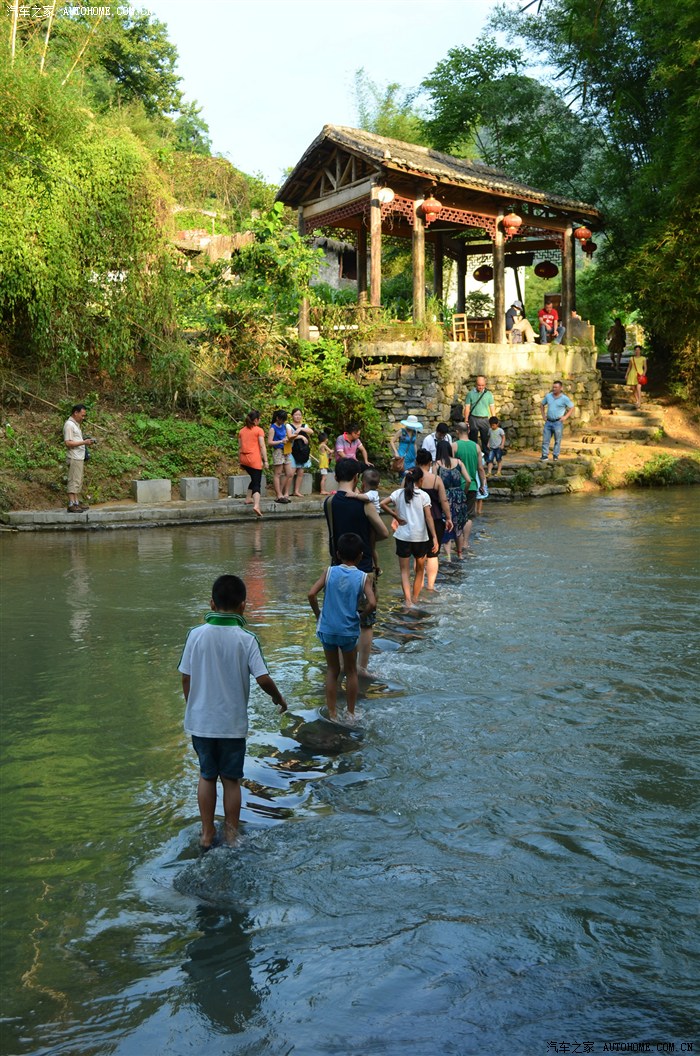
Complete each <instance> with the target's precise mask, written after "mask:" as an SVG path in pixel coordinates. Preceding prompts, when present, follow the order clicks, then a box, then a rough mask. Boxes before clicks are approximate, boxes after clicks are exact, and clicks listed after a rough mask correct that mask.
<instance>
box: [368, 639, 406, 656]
mask: <svg viewBox="0 0 700 1056" xmlns="http://www.w3.org/2000/svg"><path fill="white" fill-rule="evenodd" d="M372 645H373V646H374V648H375V649H377V650H378V651H379V652H380V653H395V652H396V651H397V650H398V649H400V648H401V645H400V644H399V642H395V641H394V640H393V639H392V638H375V639H374V641H373V642H372Z"/></svg>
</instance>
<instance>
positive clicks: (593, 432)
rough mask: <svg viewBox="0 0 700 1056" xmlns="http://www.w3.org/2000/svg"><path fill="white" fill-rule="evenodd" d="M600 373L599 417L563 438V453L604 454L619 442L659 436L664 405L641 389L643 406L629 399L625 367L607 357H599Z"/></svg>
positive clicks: (650, 439)
mask: <svg viewBox="0 0 700 1056" xmlns="http://www.w3.org/2000/svg"><path fill="white" fill-rule="evenodd" d="M598 369H599V370H600V372H601V375H602V408H601V412H600V414H599V415H598V417H597V418H596V419H595V420H594V421H592V422H587V423H586V424H585V425H582V426H580V427H578V428H577V429H576V432H575V433H574V434H573V435H569V436H568V437H566V439H565V440H564V441H563V442H562V454H564V453H565V452H566V453H567V454H581V455H585V454H586V453H589V454H593V455H596V456H597V457H601V456H603V457H605V456H606V455H609V454H613V453H614V451H615V449H616V448H618V447H619V446H620V445H621V444H624V443H626V442H629V441H632V442H634V443H637V444H648V443H651V442H653V441H654V440H658V439H660V437H661V434H662V431H663V427H664V419H663V408H662V407H661V406H660V405H659V404H657V403H654V402H653V400H650V399H649V398H648V397H647V396H646V395H645V394H644V393H642V408H641V410H639V411H638V410H637V408H636V407H635V405H634V403H633V402H631V401H630V397H629V391H630V390H629V388H628V387H627V386H625V384H624V371H620V372H618V371H616V370H614V369H613V367H612V365H611V364H610V361H609V359H608V358H607V357H604V358H600V359H599V360H598Z"/></svg>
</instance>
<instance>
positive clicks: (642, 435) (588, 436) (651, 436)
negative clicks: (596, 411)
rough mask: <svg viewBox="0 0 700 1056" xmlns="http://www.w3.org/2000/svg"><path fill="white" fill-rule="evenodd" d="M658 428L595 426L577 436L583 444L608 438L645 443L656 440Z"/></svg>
mask: <svg viewBox="0 0 700 1056" xmlns="http://www.w3.org/2000/svg"><path fill="white" fill-rule="evenodd" d="M658 432H659V430H658V428H656V427H654V426H651V425H649V426H637V427H636V428H634V429H624V428H623V429H613V428H600V427H598V428H595V429H591V430H590V432H585V433H581V435H580V436H579V437H578V438H577V439H578V440H579V441H580V442H581V443H582V444H599V443H601V442H604V443H605V442H607V441H608V440H636V441H637V442H640V443H644V441H645V440H656V439H657V437H658Z"/></svg>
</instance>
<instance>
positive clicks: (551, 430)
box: [540, 381, 574, 462]
mask: <svg viewBox="0 0 700 1056" xmlns="http://www.w3.org/2000/svg"><path fill="white" fill-rule="evenodd" d="M540 406H541V410H542V421H543V422H544V431H543V434H542V457H541V459H540V461H541V462H546V461H547V459H548V458H549V444H550V441H551V439H552V436H553V437H554V461H555V462H556V460H557V459H558V458H559V448H560V447H561V435H562V433H563V432H564V422H565V421H566V420H567V418H570V417H571V415H572V414H573V413H574V405H573V402H572V400H570V399H569V397H568V396H565V395H564V392H563V386H562V383H561V382H560V381H554V382H552V391H551V392H548V393H547V395H546V396H545V397H544V399H543V400H542V403H541V405H540Z"/></svg>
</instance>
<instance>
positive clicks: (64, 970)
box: [0, 489, 700, 1056]
mask: <svg viewBox="0 0 700 1056" xmlns="http://www.w3.org/2000/svg"><path fill="white" fill-rule="evenodd" d="M486 506H487V509H486V516H485V517H484V518H483V520H482V522H481V525H480V532H479V534H478V535H477V537H476V539H475V551H476V556H475V557H474V558H473V559H471V560H468V561H465V562H464V563H463V564H462V565H460V566H456V565H455V566H453V567H451V568H450V570H448V572H447V573H446V574H445V575H444V576H443V577H442V583H441V586H442V591H441V593H440V594H439V595H436V596H435V597H434V598H432V599H431V600H427V601H426V602H425V605H424V606H423V612H424V614H422V613H421V614H419V615H418V618H412V619H406V618H404V617H403V616H402V615H401V610H400V607H399V605H398V597H399V589H398V574H397V567H396V566H397V561H396V558H395V557H394V555H393V545H392V544H391V542H388V543H386V544H383V549H382V559H383V564H384V566H385V568H386V573H385V575H384V577H383V578H382V580H381V583H380V586H381V596H380V614H381V615H380V626H379V628H378V631H377V639H378V646H379V648H380V652H378V654H377V655H376V656H375V657H374V659H373V666H374V667H375V669H376V670H377V672H378V673H379V674H380V675H381V681H380V682H378V683H372V684H371V685H370V687H369V689H368V690H367V693H366V694H365V696H364V698H363V699H362V700H361V702H360V703H361V707H362V709H363V711H364V715H365V734H364V739H360V737H359V735H358V737H357V738H354V739H352V740H350V741H349V742H348V743H346V744H344V745H343V748H344V749H345V750H343V751H341V752H339V753H336V754H334V755H328V754H324V753H323V752H322V751H321V750H319V749H317V748H316V749H309V748H304V747H303V746H302V745H300V743H299V742H298V740H296V739H295V738H294V733H295V732H297V736H301V735H302V733H303V730H304V727H301V723H302V722H303V721H306V723H308V724H310V727H309V726H307V727H305V728H306V729H308V728H311V729H312V730H314V729H315V730H318V729H319V728H323V727H322V724H319V723H318V722H317V721H316V719H317V714H316V709H317V708H318V706H319V705H320V704H321V703H322V692H323V690H322V663H321V661H322V653H321V651H320V649H319V647H318V645H317V644H316V641H315V637H314V622H313V618H312V617H311V615H310V611H309V610H308V607H307V602H306V591H307V590H308V587H309V586H310V585H311V583H312V582H313V580H314V579H315V578H316V577H317V575H318V574H319V573H320V571H321V570H322V568H323V567H324V565H325V560H326V558H325V541H324V539H323V533H322V531H321V523H320V522H318V523H316V522H313V521H311V522H310V521H300V522H298V523H294V522H283V523H278V524H273V523H272V522H271V521H266V522H264V523H262V524H256V525H250V527H248V526H247V525H246V526H244V527H239V526H236V527H232V526H215V527H210V528H209V527H200V528H180V529H176V530H174V531H166V530H163V531H161V530H144V531H134V532H130V531H123V532H114V533H103V534H98V533H94V534H85V535H83V534H76V535H70V536H53V535H46V534H42V535H20V536H7V535H6V536H4V537H2V539H0V543H1V545H2V560H3V597H2V620H3V623H2V642H3V655H2V660H3V696H4V703H3V712H2V738H1V749H2V758H1V762H2V768H1V770H0V774H1V776H2V795H3V799H2V804H3V806H2V815H1V822H2V840H3V843H2V867H3V881H2V892H3V898H2V903H3V904H2V911H3V931H2V966H1V969H0V972H1V974H0V980H1V983H2V988H1V989H2V1003H3V1007H2V1016H3V1018H2V1053H3V1056H20V1054H32V1056H39V1054H49V1053H50V1054H76V1056H78V1054H79V1056H98V1054H99V1056H107V1054H109V1056H161V1054H163V1056H185V1054H189V1053H199V1052H206V1053H207V1054H208V1056H224V1054H246V1056H282V1054H284V1056H288V1054H295V1056H317V1054H318V1056H325V1054H342V1056H355V1054H358V1056H359V1054H362V1056H366V1054H377V1056H380V1054H381V1056H387V1054H392V1056H393V1054H397V1056H398V1054H399V1053H401V1054H409V1056H413V1054H415V1056H419V1054H420V1056H432V1054H460V1056H461V1054H472V1053H474V1054H477V1053H478V1054H481V1053H488V1054H496V1056H500V1054H504V1056H505V1054H508V1056H512V1054H516V1056H517V1054H523V1056H530V1054H540V1053H542V1054H545V1053H547V1052H559V1051H561V1052H574V1051H589V1052H602V1051H604V1050H603V1045H604V1044H605V1043H606V1042H607V1043H612V1042H615V1041H617V1042H627V1043H632V1042H641V1041H649V1042H653V1044H654V1045H657V1044H659V1043H660V1044H662V1045H663V1044H666V1043H668V1044H670V1043H671V1042H673V1043H674V1044H675V1046H676V1048H675V1051H676V1052H679V1051H690V1050H688V1049H685V1050H681V1047H680V1046H681V1044H686V1045H687V1044H688V1043H692V1042H695V1051H698V1045H699V1044H700V1038H698V1034H697V1023H698V1017H697V1012H698V989H699V988H698V954H699V952H700V941H699V940H698V934H697V910H698V899H697V896H698V875H699V872H698V861H697V857H694V855H695V854H696V848H697V837H698V811H697V806H698V803H697V787H698V786H697V758H698V757H697V747H698V745H697V713H698V685H699V684H700V671H699V669H698V667H699V665H698V649H697V631H698V623H699V622H700V620H699V616H698V608H697V598H698V582H699V580H700V561H699V555H700V491H698V490H697V489H696V490H695V491H692V490H685V491H684V490H669V491H667V492H650V493H636V492H635V493H632V492H622V493H614V494H612V495H610V496H595V497H590V496H576V497H562V498H554V499H549V500H546V501H542V502H528V503H517V504H512V505H500V504H499V505H496V504H492V505H491V506H490V507H489V506H488V503H487V504H486ZM221 571H235V572H237V573H239V574H241V575H243V576H244V578H245V579H246V580H247V583H248V588H249V615H250V616H251V618H252V622H253V623H254V625H255V627H256V629H257V630H258V631H259V634H260V636H261V639H262V641H263V646H264V650H265V655H266V658H267V660H268V663H269V665H270V669H271V672H272V674H273V677H274V678H275V679H276V680H277V682H278V684H279V685H280V686H281V687H282V689H283V692H284V693H285V695H286V697H287V699H288V701H289V704H290V712H291V714H290V715H289V716H287V717H284V718H282V719H280V718H279V717H278V716H277V715H276V712H275V710H274V708H272V706H271V704H270V702H269V699H268V698H267V697H266V696H265V695H264V694H263V693H261V692H260V691H259V690H257V689H255V690H254V692H253V694H252V697H251V712H252V718H253V727H254V731H255V732H254V734H253V735H252V736H251V738H250V741H249V751H248V757H247V763H246V776H247V787H246V790H245V792H244V796H245V799H244V810H243V819H244V822H245V834H244V838H243V840H242V843H241V845H240V847H239V848H238V849H236V850H234V851H229V850H226V849H223V848H221V849H217V850H214V851H212V852H210V853H209V854H207V855H205V856H204V857H200V855H199V853H198V850H197V838H198V814H197V805H196V796H195V788H196V774H197V771H196V766H195V762H194V755H193V752H192V750H191V747H190V746H189V745H188V743H187V739H186V737H185V735H184V733H183V732H182V711H183V704H182V699H181V692H180V685H179V675H178V674H177V670H176V669H177V664H178V661H179V656H180V651H181V647H182V644H183V641H184V638H185V635H186V632H187V629H188V628H189V627H190V626H192V625H193V624H194V623H196V622H198V621H199V619H200V618H201V615H202V614H203V612H204V610H205V608H206V605H207V602H208V597H209V591H210V587H211V583H212V581H213V579H214V578H215V576H216V575H218V574H219V573H220V572H221ZM300 729H301V732H299V730H300ZM326 729H327V727H326ZM566 1045H568V1046H571V1047H570V1048H568V1049H567V1048H564V1047H563V1046H566ZM574 1046H579V1047H578V1048H574ZM584 1046H588V1048H584ZM653 1051H656V1049H653ZM659 1051H671V1050H670V1049H668V1048H667V1049H666V1050H659Z"/></svg>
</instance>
